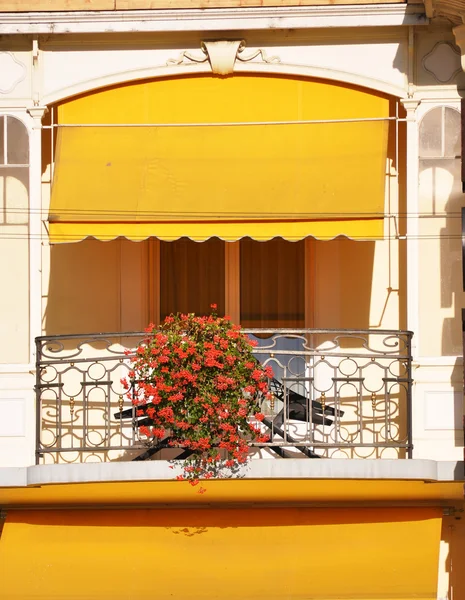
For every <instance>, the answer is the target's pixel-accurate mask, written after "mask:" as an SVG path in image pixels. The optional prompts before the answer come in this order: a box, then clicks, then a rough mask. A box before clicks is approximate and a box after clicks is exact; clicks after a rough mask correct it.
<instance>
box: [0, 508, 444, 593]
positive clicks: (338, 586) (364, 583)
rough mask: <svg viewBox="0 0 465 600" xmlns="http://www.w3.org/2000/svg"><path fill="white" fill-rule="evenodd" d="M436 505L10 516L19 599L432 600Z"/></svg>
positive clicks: (1, 569) (6, 553)
mask: <svg viewBox="0 0 465 600" xmlns="http://www.w3.org/2000/svg"><path fill="white" fill-rule="evenodd" d="M440 530H441V515H440V511H439V510H438V509H432V508H366V509H355V508H354V509H351V508H332V509H319V508H290V507H287V508H261V509H252V508H243V509H227V508H225V509H221V508H210V509H208V510H205V509H195V508H193V507H190V508H189V509H184V510H183V509H166V510H163V509H161V510H160V509H157V510H149V509H146V510H143V509H133V508H130V509H127V510H81V511H77V510H62V511H60V510H54V511H26V510H24V511H13V510H12V511H9V512H8V515H7V520H6V523H5V526H4V529H3V535H2V538H1V541H0V582H1V593H0V595H1V596H2V597H4V598H8V600H29V599H31V600H32V599H34V600H38V599H43V600H54V599H57V600H58V599H59V600H67V599H79V600H97V599H98V600H102V599H105V598H108V599H111V600H123V599H124V600H128V599H133V598H156V599H157V600H200V598H212V599H213V598H214V599H217V600H239V599H244V600H283V599H289V600H290V599H292V600H309V599H311V600H349V599H350V600H410V599H411V600H413V599H415V600H433V599H436V592H437V574H438V556H439V542H440Z"/></svg>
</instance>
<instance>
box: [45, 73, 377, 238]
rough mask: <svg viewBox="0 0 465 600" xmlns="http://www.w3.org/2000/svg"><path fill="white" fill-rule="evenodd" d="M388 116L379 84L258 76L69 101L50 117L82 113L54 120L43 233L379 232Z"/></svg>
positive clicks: (192, 80)
mask: <svg viewBox="0 0 465 600" xmlns="http://www.w3.org/2000/svg"><path fill="white" fill-rule="evenodd" d="M388 116H389V101H388V99H387V98H384V97H382V96H380V95H379V94H372V93H369V92H367V91H362V90H360V89H354V88H350V87H348V86H344V85H334V84H331V83H327V82H323V81H313V80H301V79H297V78H292V79H290V78H281V77H263V76H234V77H230V78H226V79H221V78H214V77H185V78H180V79H166V80H158V81H150V82H144V83H138V84H132V85H124V86H119V87H115V88H111V89H107V90H105V91H102V92H98V93H93V94H88V95H86V96H83V97H79V98H77V99H74V100H70V101H68V102H65V103H63V104H61V105H59V106H58V122H59V124H60V125H85V126H84V127H61V128H59V131H58V136H57V144H56V160H55V171H54V181H53V188H52V198H51V207H50V216H49V221H50V238H51V241H52V242H54V243H58V242H69V241H78V240H81V239H83V238H85V237H88V236H93V237H96V238H98V239H101V240H110V239H114V238H116V237H118V236H124V237H127V238H129V239H131V240H141V239H145V238H147V237H150V236H156V237H158V238H160V239H163V240H173V239H177V238H179V237H184V236H186V237H189V238H191V239H194V240H199V241H200V240H205V239H207V238H209V237H213V236H217V237H220V238H222V239H225V240H237V239H239V238H241V237H245V236H250V237H252V238H254V239H257V240H267V239H270V238H273V237H283V238H285V239H288V240H297V239H302V238H304V237H307V236H314V237H317V238H321V239H329V238H333V237H335V236H338V235H346V236H348V237H351V238H354V239H374V238H379V237H382V235H383V214H384V195H385V180H386V177H385V174H386V158H387V132H388V122H387V121H386V120H382V119H385V118H386V117H388ZM347 119H349V121H344V120H347ZM361 119H381V120H371V121H370V120H368V121H363V120H361ZM309 120H311V121H315V120H316V121H320V120H325V121H328V120H329V121H333V122H326V123H311V124H302V123H300V124H296V123H295V121H309ZM341 120H342V121H343V122H341ZM334 121H336V122H334ZM263 122H266V123H275V124H267V125H264V124H262V123H263ZM276 122H279V123H280V124H276ZM289 122H291V123H289ZM225 123H229V124H231V123H235V125H225ZM238 123H241V125H238ZM251 123H255V124H251ZM257 123H260V124H257ZM283 123H287V124H283ZM144 124H158V125H159V126H158V127H157V126H151V127H145V126H143V125H144ZM163 124H165V125H168V124H171V125H173V124H175V125H178V126H176V127H173V126H164V127H163V126H162V125H163ZM183 124H184V126H180V125H183ZM188 124H203V125H199V126H194V127H192V126H186V125H188ZM206 124H213V125H210V126H207V125H206ZM88 125H93V126H91V127H89V126H88ZM102 125H120V126H114V127H108V126H102Z"/></svg>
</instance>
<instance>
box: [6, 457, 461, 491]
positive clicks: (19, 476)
mask: <svg viewBox="0 0 465 600" xmlns="http://www.w3.org/2000/svg"><path fill="white" fill-rule="evenodd" d="M172 462H173V461H164V460H156V461H146V462H137V463H135V462H107V463H86V464H61V465H34V466H30V467H22V468H19V469H18V468H11V467H5V468H2V469H0V487H3V488H21V487H32V486H44V485H64V484H69V483H94V482H95V483H97V482H98V483H102V482H107V483H108V482H125V481H127V482H134V481H167V480H168V481H170V480H173V479H175V478H176V475H177V474H178V473H179V472H180V470H181V465H180V461H174V463H173V464H171V463H172ZM173 466H174V467H175V468H174V470H173V469H172V467H173ZM462 473H463V463H462V462H460V461H435V460H425V459H411V460H401V459H377V460H361V459H350V458H343V459H337V458H327V459H325V458H323V459H321V460H302V459H288V460H251V461H250V462H249V463H248V464H247V465H245V466H243V467H242V468H241V472H240V474H239V475H238V476H239V477H242V478H243V479H329V480H331V479H333V480H344V479H352V480H354V479H355V480H407V481H430V482H454V481H463V480H464V477H463V476H462Z"/></svg>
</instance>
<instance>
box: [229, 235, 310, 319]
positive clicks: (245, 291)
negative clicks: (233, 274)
mask: <svg viewBox="0 0 465 600" xmlns="http://www.w3.org/2000/svg"><path fill="white" fill-rule="evenodd" d="M240 244H241V325H242V326H243V327H270V328H271V327H304V324H305V298H304V294H305V242H304V241H300V242H286V241H285V240H282V239H275V240H270V241H269V242H256V241H254V240H251V239H243V240H241V242H240Z"/></svg>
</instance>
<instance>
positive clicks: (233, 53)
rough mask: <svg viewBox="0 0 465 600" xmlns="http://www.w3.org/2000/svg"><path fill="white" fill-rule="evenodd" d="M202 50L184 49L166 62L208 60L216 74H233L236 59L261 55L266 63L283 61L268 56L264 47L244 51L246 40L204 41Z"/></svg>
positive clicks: (251, 58)
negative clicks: (199, 51) (196, 51)
mask: <svg viewBox="0 0 465 600" xmlns="http://www.w3.org/2000/svg"><path fill="white" fill-rule="evenodd" d="M200 50H201V52H202V54H193V53H192V52H190V51H188V50H184V52H181V54H180V55H179V57H178V58H170V59H168V60H167V61H166V64H167V65H168V66H170V65H186V64H192V63H205V62H207V61H208V62H209V63H210V66H211V69H212V72H213V73H214V74H215V75H231V73H233V72H234V65H235V63H236V60H240V61H241V62H249V61H253V60H254V59H255V58H258V57H259V58H260V59H261V62H264V63H278V62H281V61H280V59H279V57H277V56H271V57H268V56H267V55H266V52H265V50H263V49H258V50H251V51H250V52H249V53H246V52H244V51H245V41H244V40H216V41H204V42H201V43H200Z"/></svg>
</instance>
